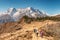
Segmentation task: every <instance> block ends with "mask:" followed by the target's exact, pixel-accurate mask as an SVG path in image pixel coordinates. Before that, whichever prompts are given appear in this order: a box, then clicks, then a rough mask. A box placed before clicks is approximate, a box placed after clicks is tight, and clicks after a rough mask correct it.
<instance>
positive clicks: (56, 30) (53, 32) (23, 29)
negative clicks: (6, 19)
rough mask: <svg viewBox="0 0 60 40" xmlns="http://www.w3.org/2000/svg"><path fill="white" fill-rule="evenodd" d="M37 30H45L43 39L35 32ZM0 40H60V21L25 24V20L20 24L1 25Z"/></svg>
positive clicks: (19, 22)
mask: <svg viewBox="0 0 60 40" xmlns="http://www.w3.org/2000/svg"><path fill="white" fill-rule="evenodd" d="M34 28H37V29H38V31H39V30H41V29H44V31H45V35H44V36H43V38H41V37H40V34H39V35H38V37H37V36H36V34H35V33H34V32H33V29H34ZM0 40H60V21H51V20H45V21H32V22H31V23H26V22H24V19H21V21H18V22H10V23H4V24H0Z"/></svg>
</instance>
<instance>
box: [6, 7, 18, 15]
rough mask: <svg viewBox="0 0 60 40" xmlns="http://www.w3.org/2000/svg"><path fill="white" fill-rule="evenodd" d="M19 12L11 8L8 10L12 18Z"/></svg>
mask: <svg viewBox="0 0 60 40" xmlns="http://www.w3.org/2000/svg"><path fill="white" fill-rule="evenodd" d="M16 11H17V10H16V9H15V8H9V9H8V10H7V12H6V13H7V14H10V15H11V16H13V14H14V13H15V12H16Z"/></svg>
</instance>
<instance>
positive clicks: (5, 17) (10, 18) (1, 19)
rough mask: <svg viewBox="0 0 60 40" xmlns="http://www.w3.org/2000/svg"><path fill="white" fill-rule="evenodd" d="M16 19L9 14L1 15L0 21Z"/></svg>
mask: <svg viewBox="0 0 60 40" xmlns="http://www.w3.org/2000/svg"><path fill="white" fill-rule="evenodd" d="M12 21H14V19H13V18H12V17H11V16H10V15H8V14H1V15H0V23H6V22H12Z"/></svg>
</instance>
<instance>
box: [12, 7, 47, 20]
mask: <svg viewBox="0 0 60 40" xmlns="http://www.w3.org/2000/svg"><path fill="white" fill-rule="evenodd" d="M25 15H26V16H28V17H31V18H32V17H34V18H37V17H45V16H46V14H44V13H43V12H41V11H39V10H38V9H34V8H32V7H28V8H24V9H17V12H16V13H14V15H13V18H14V19H15V20H19V19H20V18H22V17H23V16H25Z"/></svg>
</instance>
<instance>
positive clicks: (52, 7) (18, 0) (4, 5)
mask: <svg viewBox="0 0 60 40" xmlns="http://www.w3.org/2000/svg"><path fill="white" fill-rule="evenodd" d="M11 7H12V8H26V7H33V8H36V9H39V10H44V11H45V12H47V13H48V14H51V15H53V14H59V13H60V0H0V11H6V10H7V9H8V8H11Z"/></svg>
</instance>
